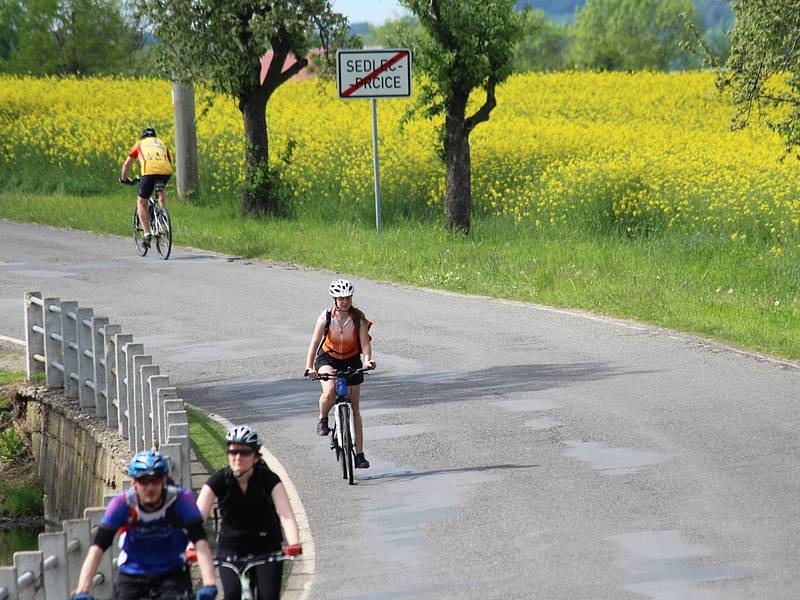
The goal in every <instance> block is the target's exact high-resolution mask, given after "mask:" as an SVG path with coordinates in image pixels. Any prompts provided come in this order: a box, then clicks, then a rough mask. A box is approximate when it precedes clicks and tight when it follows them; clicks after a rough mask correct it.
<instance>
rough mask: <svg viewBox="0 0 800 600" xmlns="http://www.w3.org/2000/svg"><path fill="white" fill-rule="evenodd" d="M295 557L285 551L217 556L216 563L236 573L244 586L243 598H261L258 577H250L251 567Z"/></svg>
mask: <svg viewBox="0 0 800 600" xmlns="http://www.w3.org/2000/svg"><path fill="white" fill-rule="evenodd" d="M294 559H295V557H294V556H293V555H288V554H284V553H283V552H270V553H267V554H250V555H247V556H226V557H224V558H215V559H214V565H216V566H218V567H220V568H222V567H227V568H228V569H231V570H232V571H233V572H234V573H236V575H237V576H238V577H239V583H240V585H241V587H242V595H241V600H257V599H258V598H260V596H259V595H258V577H253V578H252V579H250V569H253V568H255V567H258V566H260V565H263V564H264V563H268V562H275V561H283V560H294Z"/></svg>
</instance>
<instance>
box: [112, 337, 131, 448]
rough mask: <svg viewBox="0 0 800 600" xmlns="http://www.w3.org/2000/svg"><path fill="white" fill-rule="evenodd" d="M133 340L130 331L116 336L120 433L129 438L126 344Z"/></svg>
mask: <svg viewBox="0 0 800 600" xmlns="http://www.w3.org/2000/svg"><path fill="white" fill-rule="evenodd" d="M132 341H133V336H132V335H130V334H129V333H125V334H119V335H117V337H116V338H115V341H114V347H115V349H116V354H117V356H116V359H115V360H116V365H117V402H118V406H119V423H118V429H117V431H118V432H119V435H120V436H122V438H124V439H126V440H127V439H128V414H129V413H128V361H127V360H126V357H125V346H127V345H128V344H130V343H131V342H132Z"/></svg>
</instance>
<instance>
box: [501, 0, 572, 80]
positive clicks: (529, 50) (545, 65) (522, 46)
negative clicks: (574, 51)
mask: <svg viewBox="0 0 800 600" xmlns="http://www.w3.org/2000/svg"><path fill="white" fill-rule="evenodd" d="M522 19H523V31H524V34H523V37H522V39H521V40H520V42H519V43H518V44H517V48H516V53H515V57H514V70H515V71H561V70H563V69H564V68H565V67H566V60H567V51H568V49H569V46H570V43H571V41H572V40H571V34H570V29H569V27H568V26H566V25H559V24H556V23H554V22H553V21H551V20H550V19H548V18H547V15H546V14H545V13H544V11H541V10H526V11H525V12H523V13H522Z"/></svg>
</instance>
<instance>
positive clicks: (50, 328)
mask: <svg viewBox="0 0 800 600" xmlns="http://www.w3.org/2000/svg"><path fill="white" fill-rule="evenodd" d="M43 303H44V359H45V363H44V373H45V382H46V384H47V387H49V388H60V387H64V373H63V372H62V371H61V369H59V368H58V367H56V365H57V364H58V365H62V366H63V364H64V350H63V348H62V345H63V344H62V343H61V313H58V312H55V311H52V310H50V307H51V306H60V304H61V300H59V299H58V298H45V299H44V301H43Z"/></svg>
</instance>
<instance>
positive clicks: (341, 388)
mask: <svg viewBox="0 0 800 600" xmlns="http://www.w3.org/2000/svg"><path fill="white" fill-rule="evenodd" d="M336 395H337V396H339V397H340V398H344V397H345V396H347V380H346V379H344V378H343V377H337V378H336Z"/></svg>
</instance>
